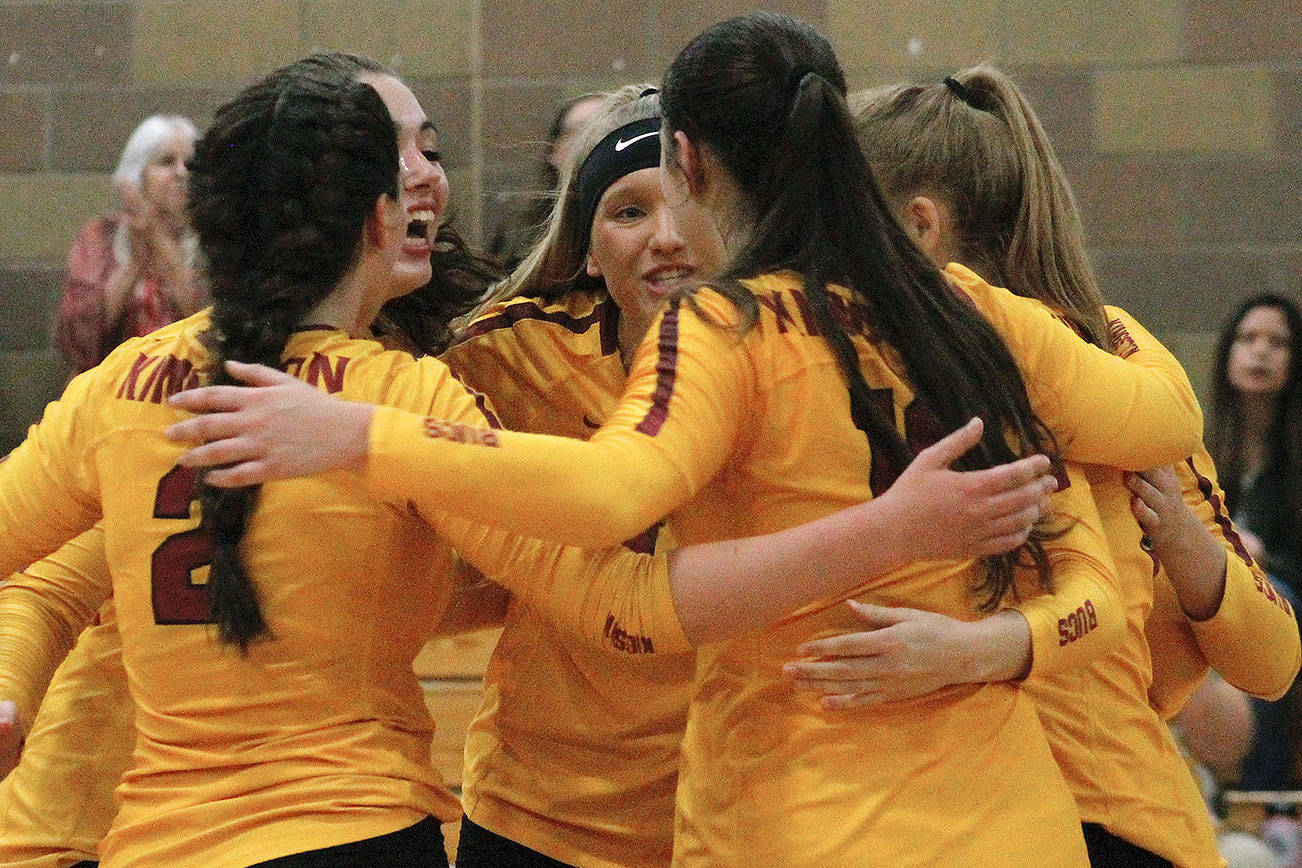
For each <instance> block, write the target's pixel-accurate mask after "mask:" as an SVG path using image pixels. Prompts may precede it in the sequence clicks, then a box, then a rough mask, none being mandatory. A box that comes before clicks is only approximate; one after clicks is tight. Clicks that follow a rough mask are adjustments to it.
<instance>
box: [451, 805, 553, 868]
mask: <svg viewBox="0 0 1302 868" xmlns="http://www.w3.org/2000/svg"><path fill="white" fill-rule="evenodd" d="M457 868H572V866H570V865H567V864H566V863H564V862H561V861H559V860H557V859H553V858H552V857H550V856H544V855H543V854H542V853H539V852H538V851H537V850H530V849H529V848H528V847H526V846H524V845H523V844H517V843H515V842H514V841H512V840H510V839H509V838H503V837H502V836H501V835H499V834H497V833H496V832H490V831H488V830H487V829H485V828H484V827H483V826H477V825H475V823H474V822H472V821H471V819H470V818H469V817H465V816H463V817H462V818H461V841H460V842H459V843H458V844H457Z"/></svg>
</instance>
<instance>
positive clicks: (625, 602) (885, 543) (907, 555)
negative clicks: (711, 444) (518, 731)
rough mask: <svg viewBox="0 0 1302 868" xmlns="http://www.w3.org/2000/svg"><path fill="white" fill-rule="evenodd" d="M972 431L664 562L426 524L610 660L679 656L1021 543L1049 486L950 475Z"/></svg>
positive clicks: (994, 476) (1026, 470)
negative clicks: (834, 498) (835, 599)
mask: <svg viewBox="0 0 1302 868" xmlns="http://www.w3.org/2000/svg"><path fill="white" fill-rule="evenodd" d="M981 430H982V429H981V425H980V423H979V422H977V421H974V422H973V423H971V424H969V425H967V426H964V428H963V429H960V430H959V431H957V432H955V433H954V434H951V435H949V436H948V437H945V438H943V439H942V440H941V441H939V442H938V443H936V444H935V445H933V446H931V447H929V448H928V449H925V450H923V451H922V452H921V453H920V454H919V455H918V457H917V458H915V459H914V461H913V462H912V463H911V464H910V465H909V467H908V468H907V469H906V470H905V472H904V473H903V474H902V475H901V476H900V478H899V479H898V480H896V482H895V484H894V485H892V486H891V488H890V489H888V490H887V491H886V492H885V493H884V494H883V495H882V496H881V497H879V498H876V499H874V500H872V501H869V502H867V503H864V504H860V505H858V506H854V507H849V508H847V509H844V510H842V511H840V512H837V513H833V514H831V515H828V516H825V517H823V518H821V519H817V520H815V521H812V522H809V523H807V524H804V525H799V526H796V527H792V528H788V529H786V530H783V531H779V532H776V533H772V534H768V535H764V536H757V537H750V538H746V539H738V540H727V541H721V542H715V543H704V544H697V545H692V546H687V547H685V548H681V549H677V550H675V551H673V552H671V553H669V554H668V555H667V556H666V555H663V554H660V555H654V556H652V555H642V554H636V553H634V552H632V551H629V550H627V549H625V548H623V547H616V548H610V549H604V550H588V549H581V548H576V547H567V546H560V545H556V544H553V543H546V542H540V541H537V540H530V539H526V538H522V537H518V536H515V535H512V534H508V533H504V532H502V531H497V530H492V529H490V528H487V527H483V526H476V525H473V524H472V523H470V522H466V521H465V520H463V519H457V518H454V517H451V516H448V515H439V516H436V517H435V526H436V527H437V528H438V529H439V531H440V535H441V536H443V537H444V538H446V539H448V540H449V541H450V542H452V544H453V545H454V546H455V547H456V548H457V550H458V551H459V552H460V553H461V555H462V556H463V557H465V558H466V559H468V560H470V561H472V562H473V563H475V564H476V565H477V566H478V567H479V568H480V569H481V570H483V571H484V572H485V573H486V574H487V575H490V576H493V577H494V579H495V580H497V581H499V582H501V583H502V584H503V585H504V586H505V587H507V588H508V589H509V590H510V591H511V593H512V594H515V595H516V596H518V597H519V598H520V599H521V600H522V601H523V602H524V603H525V604H526V605H529V606H530V607H531V608H533V609H534V610H536V611H539V612H543V613H545V614H546V615H547V617H549V618H550V619H551V620H552V621H553V622H555V623H557V624H559V625H560V626H562V627H563V628H564V629H566V630H567V631H569V632H570V633H571V634H573V635H577V636H578V637H580V638H581V639H583V640H584V641H586V642H588V643H590V644H594V645H596V646H598V647H600V648H602V649H603V650H606V651H614V652H625V653H657V652H659V653H666V652H668V653H678V652H681V651H685V650H687V649H689V648H690V647H692V646H694V645H701V644H704V643H708V642H716V641H721V640H724V639H731V638H734V637H736V636H739V635H742V634H745V633H748V632H752V631H754V630H758V629H760V628H763V627H765V626H767V625H769V624H772V623H774V622H776V621H778V620H780V619H781V618H782V617H784V616H786V615H788V614H789V613H791V612H792V611H795V610H796V609H799V608H801V607H802V606H806V605H808V604H810V603H814V602H816V601H818V600H822V599H826V598H827V597H830V596H835V595H839V594H844V593H846V592H848V591H849V590H851V589H853V588H856V587H862V586H865V585H871V582H872V580H873V579H874V578H876V577H878V576H881V575H884V574H886V573H887V572H889V571H890V570H893V569H895V568H898V567H900V566H902V565H904V564H906V563H912V562H914V561H920V560H942V559H954V558H965V557H971V556H974V555H985V554H995V553H1002V552H1005V551H1008V550H1010V549H1012V548H1015V547H1016V546H1018V545H1020V544H1021V543H1022V542H1023V541H1025V539H1026V536H1027V534H1028V533H1029V531H1030V528H1031V526H1032V523H1033V522H1034V521H1035V520H1036V519H1038V518H1039V517H1040V516H1041V515H1042V514H1043V513H1044V512H1045V511H1046V510H1047V509H1048V508H1049V505H1048V492H1049V491H1050V490H1051V489H1052V488H1053V487H1055V486H1056V482H1055V481H1054V480H1053V477H1051V476H1048V475H1045V471H1046V470H1047V468H1048V461H1047V459H1045V458H1043V457H1041V456H1036V457H1032V458H1027V459H1023V460H1021V461H1018V462H1014V463H1012V464H1008V465H1001V466H999V467H995V468H991V469H988V470H980V471H954V470H951V469H950V468H949V465H950V464H951V463H952V462H953V461H955V460H956V459H957V458H958V457H960V456H961V455H963V454H964V453H965V452H966V451H967V450H969V449H971V448H972V447H973V446H974V445H976V443H978V442H979V441H980V438H981Z"/></svg>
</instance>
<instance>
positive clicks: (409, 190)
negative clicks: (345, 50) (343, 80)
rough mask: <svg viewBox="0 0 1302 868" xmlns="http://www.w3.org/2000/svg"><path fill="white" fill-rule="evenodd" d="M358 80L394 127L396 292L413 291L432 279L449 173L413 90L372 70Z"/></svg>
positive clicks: (432, 125) (435, 134)
mask: <svg viewBox="0 0 1302 868" xmlns="http://www.w3.org/2000/svg"><path fill="white" fill-rule="evenodd" d="M361 80H362V81H364V82H366V83H367V84H369V85H370V86H371V87H373V88H375V90H376V92H377V93H379V95H380V98H381V99H382V100H384V104H385V106H386V107H387V108H388V109H389V114H390V115H391V116H392V117H393V122H394V125H395V126H396V127H397V132H398V205H399V208H398V210H399V211H400V212H401V216H400V219H401V220H402V221H404V222H405V223H406V226H405V232H406V240H405V241H404V242H403V244H402V249H401V251H400V254H399V256H398V260H397V264H396V266H395V270H394V282H395V291H394V295H403V294H405V293H408V292H412V291H413V290H416V289H418V288H420V287H422V286H424V285H425V284H426V283H428V282H429V280H430V275H431V270H430V261H429V257H430V252H431V251H432V249H433V240H434V236H435V234H436V233H437V232H438V225H439V221H440V220H442V219H443V212H444V211H445V210H447V205H448V177H447V175H446V174H445V173H444V171H443V163H442V159H441V155H440V154H439V149H438V133H437V131H436V130H435V129H434V124H433V123H432V122H431V121H430V119H429V117H428V116H427V115H426V114H425V110H424V109H423V108H421V105H420V103H419V102H418V101H417V100H416V97H415V95H413V94H412V92H411V90H410V89H408V87H407V86H406V85H405V84H403V83H402V82H401V81H399V80H398V79H396V78H394V77H393V76H390V75H382V74H379V73H370V74H367V75H364V76H361Z"/></svg>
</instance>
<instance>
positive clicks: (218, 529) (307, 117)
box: [189, 55, 398, 652]
mask: <svg viewBox="0 0 1302 868" xmlns="http://www.w3.org/2000/svg"><path fill="white" fill-rule="evenodd" d="M397 176H398V146H397V134H396V131H395V128H394V124H393V120H392V118H391V117H390V115H389V111H388V109H387V108H386V107H385V104H384V102H383V100H381V98H380V96H379V94H378V93H377V92H376V91H375V90H374V89H373V88H372V87H370V86H369V85H367V84H364V83H362V82H359V81H357V80H356V78H355V75H354V74H353V73H352V72H350V70H349V65H348V64H347V63H343V62H341V61H340V59H339V56H338V55H313V56H311V57H308V58H305V59H303V60H300V61H297V62H295V63H292V64H290V65H288V66H285V67H283V68H281V69H279V70H277V71H275V72H273V73H271V74H270V75H268V76H267V77H266V78H264V79H262V80H261V81H259V82H257V83H255V84H253V85H251V86H249V87H248V88H246V89H245V90H244V91H242V92H241V93H240V94H239V95H238V96H236V97H235V98H234V99H232V100H231V101H230V102H228V103H226V104H225V105H223V106H222V107H221V108H220V109H218V111H217V113H216V116H215V117H214V120H213V124H212V126H211V127H210V128H209V129H208V131H207V132H206V133H205V134H204V135H203V137H202V138H201V139H200V140H199V142H198V143H197V144H196V147H195V155H194V159H193V162H192V165H191V168H190V204H189V211H190V218H191V221H192V223H193V225H194V229H195V232H196V233H197V235H198V239H199V248H200V250H201V251H202V253H203V258H204V261H205V265H206V270H207V276H208V282H209V287H210V290H211V293H212V298H213V308H212V322H211V326H210V328H209V329H208V330H207V331H206V332H205V334H204V341H205V345H206V347H207V349H208V351H209V356H210V360H211V363H210V366H209V369H208V376H209V378H210V381H211V382H213V383H233V382H234V381H233V380H232V378H231V377H230V375H229V374H227V372H226V370H225V366H224V362H225V361H226V360H228V359H234V360H238V361H241V362H256V363H259V364H263V365H269V366H272V367H280V366H281V354H282V352H283V351H284V348H285V345H286V343H287V341H288V340H289V337H290V335H291V334H292V333H293V332H294V331H295V329H296V328H298V327H299V325H300V324H301V322H302V320H303V317H304V316H305V315H306V314H307V313H308V312H309V311H311V310H312V308H313V307H315V306H316V305H317V304H318V303H319V302H320V301H322V300H323V299H324V298H326V297H327V296H328V295H330V293H331V292H333V291H334V289H335V288H336V286H337V285H338V284H339V282H340V280H341V279H343V277H344V276H345V275H346V274H347V273H348V271H349V269H351V268H352V267H353V266H354V264H355V263H356V261H357V257H358V254H359V252H360V250H361V239H362V233H363V227H364V225H365V222H366V220H367V218H368V216H369V215H370V214H372V213H373V209H374V207H375V203H376V200H377V198H378V197H380V196H390V197H393V198H395V199H396V198H397V196H398V183H397ZM258 491H259V486H248V487H245V488H236V489H220V488H215V487H212V486H209V485H206V484H201V487H200V492H199V499H200V503H201V505H202V510H203V522H204V524H205V525H206V526H207V527H208V528H209V529H210V532H211V533H212V535H213V563H212V569H211V573H210V577H209V582H208V592H209V596H210V614H211V618H212V620H213V621H214V622H215V623H216V624H217V629H218V636H219V638H220V640H221V641H222V642H226V643H231V644H236V645H238V646H239V647H240V649H241V651H245V652H247V650H248V646H249V643H251V642H252V641H253V640H254V639H256V638H257V637H259V636H261V635H263V634H266V633H268V632H269V630H268V627H267V623H266V621H265V620H264V619H263V616H262V612H261V610H260V608H259V604H258V595H257V592H256V589H255V587H254V585H253V583H252V581H251V580H250V577H249V574H248V571H247V569H246V567H245V564H244V561H243V559H242V557H241V555H240V551H239V548H240V542H241V540H242V539H243V537H244V533H245V530H246V528H247V525H248V519H249V516H250V514H251V513H252V511H253V508H254V506H255V504H256V502H257V498H258Z"/></svg>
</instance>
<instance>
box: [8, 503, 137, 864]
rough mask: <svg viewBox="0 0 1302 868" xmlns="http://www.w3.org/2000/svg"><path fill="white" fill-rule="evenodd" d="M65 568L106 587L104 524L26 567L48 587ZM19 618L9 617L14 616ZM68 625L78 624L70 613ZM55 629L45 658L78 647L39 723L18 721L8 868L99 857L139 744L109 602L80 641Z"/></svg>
mask: <svg viewBox="0 0 1302 868" xmlns="http://www.w3.org/2000/svg"><path fill="white" fill-rule="evenodd" d="M68 571H71V572H73V573H78V574H82V573H84V574H87V576H88V577H87V578H86V579H85V580H86V581H92V582H107V581H108V579H107V572H108V567H107V565H106V564H105V560H104V532H103V528H102V527H99V526H98V525H97V526H96V527H95V528H93V529H91V530H89V531H87V532H86V533H84V534H82V535H81V536H79V537H77V538H76V539H74V540H72V541H70V542H68V543H67V544H65V545H64V546H63V547H62V548H60V549H59V551H58V552H56V553H55V554H53V555H51V556H50V557H48V558H46V559H44V560H42V561H40V562H39V563H37V564H33V565H32V566H31V567H29V568H28V570H27V572H28V573H30V574H32V575H34V576H36V577H41V576H44V577H45V579H44V581H54V582H57V581H59V579H58V576H59V575H60V574H61V573H64V572H68ZM95 576H98V577H99V578H93V577H95ZM23 593H30V592H23ZM9 596H10V594H9V592H7V591H6V592H0V619H5V620H4V623H9V621H8V617H7V616H8V615H10V614H11V613H10V611H9V608H8V605H7V604H8V600H9ZM22 611H23V610H21V609H19V610H18V611H16V612H14V613H13V614H17V615H19V617H21V615H22ZM38 611H39V610H38ZM69 620H70V621H72V622H73V624H74V625H75V624H76V623H77V622H78V619H77V617H76V616H73V615H69ZM62 623H63V621H62V619H54V621H53V625H54V626H55V629H56V630H57V635H58V638H60V639H61V641H60V643H59V646H58V647H57V648H55V649H52V651H51V653H50V654H49V655H48V656H47V659H48V660H49V661H56V660H58V659H59V658H60V657H61V656H62V652H63V651H66V650H67V647H68V645H69V644H71V643H72V641H73V640H74V639H75V640H76V644H75V645H74V646H73V647H72V651H71V653H69V654H68V656H67V658H66V659H65V660H63V662H62V664H61V665H59V667H58V669H57V670H56V671H55V672H54V673H53V678H52V680H51V681H50V686H49V689H48V690H46V691H45V696H44V698H43V699H42V700H41V702H40V711H39V712H38V713H37V714H36V718H35V719H34V720H32V719H30V718H29V719H27V720H25V721H23V723H24V726H25V729H26V732H27V737H26V743H25V744H24V746H23V754H22V762H20V763H19V764H18V766H17V767H16V768H15V769H14V770H13V771H11V772H10V773H9V774H8V775H7V776H6V777H5V779H4V780H3V781H0V865H4V866H6V868H67V866H69V865H74V864H76V863H77V862H81V861H84V860H89V861H95V860H96V859H98V858H99V857H98V852H99V842H100V839H101V838H103V837H104V833H105V832H106V831H108V827H109V824H110V823H111V822H112V820H113V815H114V814H115V813H117V804H116V802H115V801H114V799H113V790H114V788H115V787H116V786H117V783H118V778H119V777H121V775H122V772H123V771H125V770H126V768H127V766H128V765H129V763H130V759H131V749H132V748H133V747H134V746H135V742H136V730H135V726H134V722H133V718H134V716H135V706H134V704H132V702H131V698H130V696H128V695H127V679H126V673H124V672H123V671H122V643H121V640H120V639H119V637H118V628H117V618H116V616H115V614H114V612H113V606H112V603H108V604H105V605H104V606H103V607H102V608H101V609H100V611H99V612H98V613H96V615H95V618H94V619H93V623H92V624H91V625H90V626H88V627H86V629H85V630H83V631H82V632H81V634H80V636H77V635H76V634H75V632H74V631H73V630H70V629H59V625H60V624H62ZM36 677H37V679H38V680H40V675H39V673H37V676H36Z"/></svg>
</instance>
